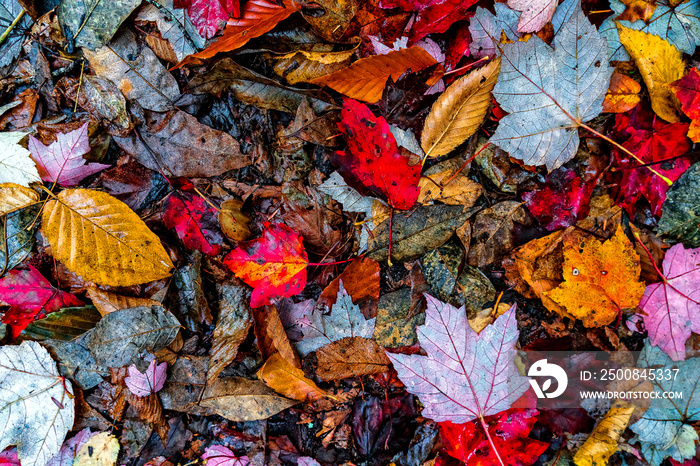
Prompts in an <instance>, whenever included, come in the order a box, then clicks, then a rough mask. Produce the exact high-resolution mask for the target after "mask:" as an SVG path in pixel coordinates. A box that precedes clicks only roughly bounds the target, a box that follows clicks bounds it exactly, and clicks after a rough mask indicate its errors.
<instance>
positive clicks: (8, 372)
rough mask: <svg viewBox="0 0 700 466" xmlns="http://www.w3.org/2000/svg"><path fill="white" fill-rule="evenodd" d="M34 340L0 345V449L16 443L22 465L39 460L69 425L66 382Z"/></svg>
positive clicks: (40, 464)
mask: <svg viewBox="0 0 700 466" xmlns="http://www.w3.org/2000/svg"><path fill="white" fill-rule="evenodd" d="M63 382H64V381H63V379H62V378H61V377H60V375H59V374H58V369H56V364H55V363H54V361H53V359H51V356H49V353H48V352H47V351H46V350H45V349H44V348H42V347H41V345H40V344H39V343H37V342H34V341H25V342H23V343H22V344H21V345H19V346H9V345H8V346H3V347H0V451H2V450H4V449H5V448H7V447H8V446H10V445H17V453H18V455H19V459H20V461H21V462H22V465H23V466H44V465H45V464H46V463H47V462H48V461H49V460H50V459H51V458H52V457H53V456H54V455H55V454H56V453H58V451H59V450H60V448H61V444H63V440H64V439H65V437H66V434H67V433H68V431H69V430H70V429H71V428H72V427H73V419H74V417H75V412H74V409H75V404H74V402H73V389H72V387H71V385H70V382H65V388H64V383H63Z"/></svg>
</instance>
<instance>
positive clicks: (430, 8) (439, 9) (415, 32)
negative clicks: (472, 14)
mask: <svg viewBox="0 0 700 466" xmlns="http://www.w3.org/2000/svg"><path fill="white" fill-rule="evenodd" d="M475 3H476V2H475V1H474V0H436V1H432V2H425V3H423V4H422V6H423V7H422V8H420V9H419V11H418V12H417V14H416V20H415V22H414V23H413V26H412V27H411V32H410V37H411V41H412V42H415V41H417V40H420V39H422V38H423V37H425V36H427V35H428V34H434V33H437V32H445V31H447V29H449V27H450V26H451V25H452V24H453V23H454V22H455V21H459V20H462V19H466V18H468V17H469V13H468V12H467V10H468V9H469V8H470V7H471V6H472V5H474V4H475Z"/></svg>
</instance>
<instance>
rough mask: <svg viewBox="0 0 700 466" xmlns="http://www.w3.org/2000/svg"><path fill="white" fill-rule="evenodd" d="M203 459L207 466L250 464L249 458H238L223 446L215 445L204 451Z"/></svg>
mask: <svg viewBox="0 0 700 466" xmlns="http://www.w3.org/2000/svg"><path fill="white" fill-rule="evenodd" d="M202 459H203V460H206V463H205V464H206V466H248V464H250V461H249V460H248V457H247V456H241V457H238V456H236V454H235V453H233V452H232V451H231V450H229V449H228V448H226V447H224V446H222V445H214V446H213V447H209V448H207V449H206V450H204V454H203V455H202Z"/></svg>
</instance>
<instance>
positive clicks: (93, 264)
mask: <svg viewBox="0 0 700 466" xmlns="http://www.w3.org/2000/svg"><path fill="white" fill-rule="evenodd" d="M41 223H42V231H43V232H44V235H45V236H46V239H47V240H48V242H49V244H50V245H51V252H52V254H53V256H54V257H55V258H56V259H58V260H59V261H61V262H63V264H64V265H65V266H66V267H68V269H70V270H71V271H73V272H75V273H77V274H78V275H80V276H81V277H83V278H84V279H86V280H89V281H92V282H94V283H96V284H98V285H110V286H131V285H136V284H139V283H146V282H150V281H154V280H160V279H161V278H165V277H167V276H169V275H170V271H171V269H172V268H173V264H172V262H171V260H170V257H169V256H168V254H167V253H166V252H165V249H164V248H163V245H162V244H161V243H160V239H159V238H158V237H157V236H156V235H155V234H154V233H153V232H152V231H151V230H149V229H148V227H147V226H146V224H145V223H144V222H143V220H141V219H140V218H139V216H138V215H136V213H135V212H134V211H132V210H131V209H129V207H127V205H126V204H124V203H123V202H121V201H119V200H117V199H116V198H114V197H112V196H110V195H109V194H105V193H102V192H99V191H90V190H87V189H66V190H65V191H61V192H60V193H59V194H58V196H56V197H55V198H52V199H50V200H49V201H48V202H47V203H46V206H45V207H44V212H43V214H42V222H41Z"/></svg>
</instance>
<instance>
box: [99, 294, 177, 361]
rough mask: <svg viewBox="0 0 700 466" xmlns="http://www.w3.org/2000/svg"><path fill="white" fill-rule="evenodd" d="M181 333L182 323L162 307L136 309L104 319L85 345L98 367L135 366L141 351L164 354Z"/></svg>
mask: <svg viewBox="0 0 700 466" xmlns="http://www.w3.org/2000/svg"><path fill="white" fill-rule="evenodd" d="M179 330H180V322H178V321H177V319H176V318H175V316H174V315H172V314H171V313H170V312H169V311H166V310H165V309H163V308H162V307H160V306H151V307H150V308H147V307H133V308H131V309H124V310H122V311H117V312H111V313H109V314H107V315H106V316H104V317H103V318H102V320H100V321H99V322H98V324H97V325H96V326H95V328H94V329H92V330H90V332H89V333H88V334H86V336H85V343H86V346H87V348H89V349H90V353H91V354H92V356H93V357H94V358H95V361H96V362H97V364H99V365H103V366H108V367H122V366H127V365H129V364H133V363H134V362H135V358H137V357H138V355H139V353H141V352H142V351H149V352H151V353H157V352H158V351H160V350H162V349H163V348H165V347H166V346H168V345H169V344H170V343H172V341H173V340H174V339H175V337H176V336H177V333H178V332H179Z"/></svg>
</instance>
